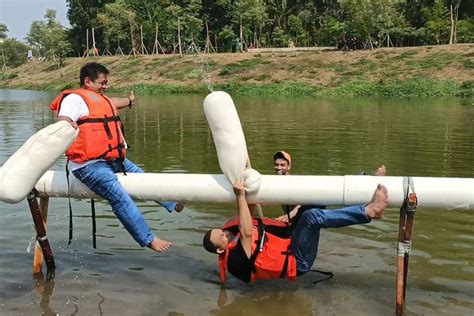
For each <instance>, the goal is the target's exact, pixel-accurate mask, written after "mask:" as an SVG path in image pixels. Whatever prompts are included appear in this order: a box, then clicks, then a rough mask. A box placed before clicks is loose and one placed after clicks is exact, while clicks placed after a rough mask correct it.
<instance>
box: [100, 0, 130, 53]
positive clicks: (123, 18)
mask: <svg viewBox="0 0 474 316" xmlns="http://www.w3.org/2000/svg"><path fill="white" fill-rule="evenodd" d="M94 22H95V23H96V24H98V25H99V26H100V27H101V29H102V32H103V34H104V42H105V47H104V48H110V46H109V45H111V44H112V43H113V44H115V45H116V46H117V47H119V46H120V47H122V46H121V45H124V46H123V47H125V48H128V49H129V50H133V49H137V47H136V45H135V36H136V35H137V34H134V32H135V31H136V30H137V29H138V24H137V19H136V15H135V12H133V11H132V10H130V9H129V7H128V6H127V4H125V3H124V2H122V1H119V2H115V3H109V4H107V5H105V7H104V8H103V10H102V11H101V13H99V14H98V15H97V18H96V19H95V21H94ZM129 36H130V39H131V42H130V45H128V44H127V43H126V42H125V41H126V39H127V38H128V37H129Z"/></svg>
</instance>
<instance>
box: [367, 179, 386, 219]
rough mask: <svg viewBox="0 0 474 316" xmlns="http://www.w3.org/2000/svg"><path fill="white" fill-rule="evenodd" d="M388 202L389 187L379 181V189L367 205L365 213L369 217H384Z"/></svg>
mask: <svg viewBox="0 0 474 316" xmlns="http://www.w3.org/2000/svg"><path fill="white" fill-rule="evenodd" d="M387 204H388V191H387V188H386V187H385V186H384V185H382V184H380V183H379V184H378V185H377V189H375V192H374V195H373V196H372V200H370V202H369V204H367V205H366V206H365V215H366V216H367V218H369V219H380V218H382V215H383V211H384V210H385V208H386V207H387Z"/></svg>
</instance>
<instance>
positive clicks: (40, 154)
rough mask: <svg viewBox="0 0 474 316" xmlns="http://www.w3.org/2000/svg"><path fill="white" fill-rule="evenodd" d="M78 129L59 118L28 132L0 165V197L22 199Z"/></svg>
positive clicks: (0, 198)
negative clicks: (19, 145)
mask: <svg viewBox="0 0 474 316" xmlns="http://www.w3.org/2000/svg"><path fill="white" fill-rule="evenodd" d="M78 133H79V130H78V129H77V130H76V129H75V128H73V127H72V126H71V125H70V124H69V123H68V122H65V121H59V122H57V123H54V124H51V125H49V126H46V127H45V128H43V129H42V130H40V131H38V132H37V133H36V134H34V135H33V136H31V137H30V138H29V139H28V140H27V141H26V142H25V143H24V144H23V145H22V146H21V147H20V148H19V149H18V150H17V151H16V152H15V153H14V154H13V155H12V156H11V157H10V158H9V159H8V160H7V161H6V162H5V164H4V165H3V166H2V167H1V168H0V201H4V202H7V203H18V202H20V201H21V200H23V199H24V198H25V197H26V196H27V195H28V193H30V192H31V190H32V189H33V188H34V186H35V184H36V182H38V180H39V179H40V178H41V176H42V175H43V174H44V173H45V172H46V171H47V170H48V169H49V168H50V167H51V166H52V165H53V164H54V163H55V162H56V160H58V158H59V157H61V155H62V154H63V153H64V152H65V151H66V150H67V149H68V148H69V146H70V145H71V144H72V143H73V142H74V140H75V139H76V137H77V134H78Z"/></svg>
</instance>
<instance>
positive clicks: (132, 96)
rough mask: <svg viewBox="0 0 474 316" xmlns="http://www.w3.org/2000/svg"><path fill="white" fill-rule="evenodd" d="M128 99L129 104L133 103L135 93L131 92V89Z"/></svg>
mask: <svg viewBox="0 0 474 316" xmlns="http://www.w3.org/2000/svg"><path fill="white" fill-rule="evenodd" d="M128 99H129V100H130V104H131V105H133V104H134V103H135V94H134V93H133V91H130V94H129V95H128Z"/></svg>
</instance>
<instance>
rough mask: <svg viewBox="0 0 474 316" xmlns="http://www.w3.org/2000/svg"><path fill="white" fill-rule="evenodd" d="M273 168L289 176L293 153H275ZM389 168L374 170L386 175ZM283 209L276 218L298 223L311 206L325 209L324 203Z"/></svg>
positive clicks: (376, 172) (375, 173)
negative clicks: (281, 213)
mask: <svg viewBox="0 0 474 316" xmlns="http://www.w3.org/2000/svg"><path fill="white" fill-rule="evenodd" d="M273 169H274V170H275V173H276V174H277V175H282V176H288V175H290V170H291V155H290V154H289V153H288V152H286V151H283V150H280V151H277V152H276V153H275V154H274V155H273ZM359 174H360V175H366V174H367V173H366V172H364V171H363V172H361V173H359ZM386 174H387V169H386V168H385V166H384V165H381V166H379V167H378V168H377V169H376V170H375V171H374V176H380V177H382V176H385V175H386ZM281 208H282V211H283V213H284V214H285V215H282V216H279V217H277V218H276V220H278V221H280V222H285V223H290V222H291V223H294V224H295V223H296V222H297V221H298V220H299V218H300V216H301V214H302V213H303V212H304V211H306V210H308V209H311V208H319V209H325V208H326V206H324V205H282V206H281Z"/></svg>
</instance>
